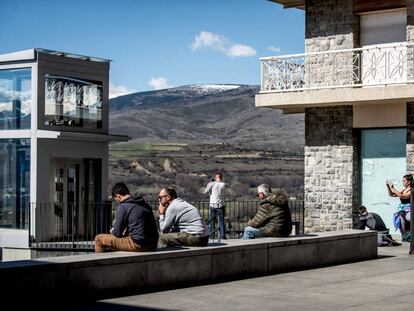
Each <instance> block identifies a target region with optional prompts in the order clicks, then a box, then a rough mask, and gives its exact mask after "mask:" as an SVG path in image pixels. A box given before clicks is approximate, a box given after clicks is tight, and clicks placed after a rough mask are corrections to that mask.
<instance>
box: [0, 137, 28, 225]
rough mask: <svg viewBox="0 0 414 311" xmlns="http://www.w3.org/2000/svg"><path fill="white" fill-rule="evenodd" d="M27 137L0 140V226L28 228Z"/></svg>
mask: <svg viewBox="0 0 414 311" xmlns="http://www.w3.org/2000/svg"><path fill="white" fill-rule="evenodd" d="M29 204H30V140H29V139H1V140H0V228H17V229H25V228H28V213H29Z"/></svg>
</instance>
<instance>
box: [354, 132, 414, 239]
mask: <svg viewBox="0 0 414 311" xmlns="http://www.w3.org/2000/svg"><path fill="white" fill-rule="evenodd" d="M406 136H407V130H406V129H405V128H394V129H368V130H361V166H362V167H361V171H362V174H361V179H362V180H361V205H365V206H366V207H367V209H368V211H371V212H374V213H377V214H379V215H380V216H381V217H382V219H383V220H384V222H385V224H386V226H387V227H388V228H389V229H390V233H391V234H397V232H396V231H394V227H393V224H392V214H393V213H394V212H395V211H396V210H397V205H398V204H399V203H400V201H399V199H398V198H393V197H390V196H389V195H388V193H387V189H386V187H385V181H386V180H387V179H391V180H392V181H393V182H394V184H395V185H396V188H397V189H402V188H403V187H402V183H401V180H402V176H403V175H405V174H406Z"/></svg>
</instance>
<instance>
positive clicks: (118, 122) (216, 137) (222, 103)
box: [110, 85, 304, 152]
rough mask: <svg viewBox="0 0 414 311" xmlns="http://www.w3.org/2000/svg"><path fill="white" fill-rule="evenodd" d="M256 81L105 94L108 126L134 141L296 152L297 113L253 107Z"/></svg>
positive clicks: (300, 134) (299, 136)
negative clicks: (226, 144)
mask: <svg viewBox="0 0 414 311" xmlns="http://www.w3.org/2000/svg"><path fill="white" fill-rule="evenodd" d="M258 91H259V87H258V86H245V85H242V86H227V87H226V85H224V86H222V87H219V86H216V87H214V85H212V86H207V87H206V86H199V85H192V86H184V87H177V88H172V89H166V90H160V91H151V92H142V93H134V94H129V95H125V96H121V97H117V98H114V99H111V101H110V130H111V132H112V133H117V134H124V135H129V136H130V137H132V140H133V141H135V142H158V143H159V142H177V143H203V144H206V143H220V142H225V143H230V144H241V145H243V146H246V147H248V146H250V147H255V148H256V147H263V148H266V149H271V150H280V149H282V150H285V151H293V152H301V151H302V149H303V145H304V123H303V115H283V114H282V112H281V111H280V110H276V109H270V108H256V107H255V105H254V95H255V94H256V93H257V92H258Z"/></svg>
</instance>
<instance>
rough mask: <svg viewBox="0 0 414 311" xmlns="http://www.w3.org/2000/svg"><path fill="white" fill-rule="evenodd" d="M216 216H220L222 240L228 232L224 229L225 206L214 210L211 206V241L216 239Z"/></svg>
mask: <svg viewBox="0 0 414 311" xmlns="http://www.w3.org/2000/svg"><path fill="white" fill-rule="evenodd" d="M216 214H218V218H219V223H218V225H219V232H220V239H223V238H225V235H224V233H225V232H226V230H225V228H224V206H222V207H220V208H214V207H211V206H210V220H209V223H210V239H214V233H215V232H214V230H215V227H216Z"/></svg>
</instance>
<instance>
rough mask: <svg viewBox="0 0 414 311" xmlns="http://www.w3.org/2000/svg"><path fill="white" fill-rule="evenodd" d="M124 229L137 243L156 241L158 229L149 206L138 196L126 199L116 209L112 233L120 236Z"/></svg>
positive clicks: (146, 244) (154, 242)
mask: <svg viewBox="0 0 414 311" xmlns="http://www.w3.org/2000/svg"><path fill="white" fill-rule="evenodd" d="M125 229H126V234H127V235H130V236H131V238H132V239H133V240H134V242H135V243H136V244H138V245H144V246H152V245H156V244H157V242H158V229H157V225H156V222H155V217H154V214H153V212H152V209H151V206H149V205H148V204H147V202H145V200H144V199H143V198H142V197H140V196H138V197H130V198H128V199H126V200H125V201H123V202H121V203H120V204H119V205H118V207H117V209H116V214H115V224H114V228H113V231H112V234H113V235H114V236H116V237H122V236H123V233H124V230H125Z"/></svg>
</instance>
